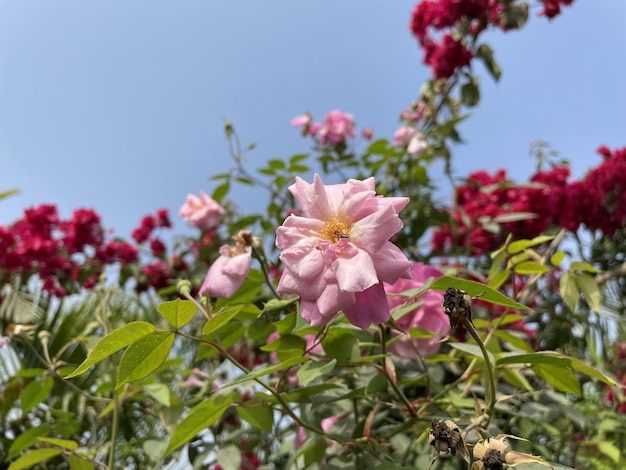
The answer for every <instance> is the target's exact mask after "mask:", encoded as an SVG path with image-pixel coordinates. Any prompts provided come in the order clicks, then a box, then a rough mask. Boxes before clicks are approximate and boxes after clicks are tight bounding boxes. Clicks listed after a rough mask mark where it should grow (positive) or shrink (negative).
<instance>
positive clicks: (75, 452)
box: [0, 0, 626, 470]
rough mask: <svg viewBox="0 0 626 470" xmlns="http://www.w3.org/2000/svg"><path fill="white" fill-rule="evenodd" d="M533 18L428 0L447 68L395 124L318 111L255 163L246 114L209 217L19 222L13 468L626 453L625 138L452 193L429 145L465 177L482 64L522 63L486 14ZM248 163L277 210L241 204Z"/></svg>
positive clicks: (7, 253)
mask: <svg viewBox="0 0 626 470" xmlns="http://www.w3.org/2000/svg"><path fill="white" fill-rule="evenodd" d="M571 3H572V2H571V1H547V0H546V1H541V2H540V4H541V11H540V13H539V14H540V16H545V17H547V18H550V19H553V18H555V17H556V16H558V14H559V13H561V7H563V6H567V5H569V4H571ZM527 19H528V5H527V4H526V3H525V2H521V1H498V0H484V1H483V0H476V1H467V2H459V1H454V0H423V1H421V2H419V3H418V4H417V5H416V6H415V9H414V10H413V12H412V15H411V21H410V30H411V33H412V34H413V35H414V37H415V39H416V40H417V41H418V43H419V44H420V46H421V47H422V49H423V54H424V56H423V60H424V63H425V64H427V65H428V66H429V67H431V70H432V75H433V77H432V79H431V80H429V81H428V83H426V84H425V85H424V86H423V87H422V88H421V94H420V96H419V97H418V98H417V99H416V100H415V102H413V103H411V104H410V105H409V106H408V107H407V108H406V109H405V110H403V111H402V112H401V113H400V121H401V122H400V124H399V127H398V130H397V131H396V132H395V133H394V135H393V136H392V137H391V139H390V140H387V139H383V138H380V139H378V140H374V141H372V139H373V135H374V131H373V130H372V129H371V128H362V129H359V127H358V126H357V121H356V120H355V118H354V116H352V115H351V114H347V113H344V112H342V111H339V110H333V111H330V112H329V113H328V114H327V115H326V116H325V117H324V118H323V119H322V120H321V122H315V121H314V119H313V116H312V115H311V114H309V113H305V114H302V115H300V116H297V117H296V118H294V120H293V121H292V123H291V124H292V125H293V126H296V127H300V128H301V129H302V134H303V136H304V137H306V138H308V139H311V142H312V144H313V148H312V152H311V153H310V154H306V155H295V156H293V157H291V158H288V159H285V160H284V161H283V160H278V159H274V160H270V161H268V163H267V166H266V167H264V168H261V169H260V170H259V171H258V173H253V172H251V171H249V170H248V169H247V168H245V167H244V166H243V164H242V161H243V159H242V158H241V156H242V153H243V150H242V149H241V148H240V147H239V138H238V136H237V135H236V131H235V128H234V126H233V124H232V123H230V122H226V124H225V134H226V138H227V139H228V141H229V149H231V156H232V157H233V161H234V164H235V169H234V171H233V172H232V173H229V174H223V175H214V176H213V178H212V179H213V181H214V182H215V183H216V186H215V187H214V189H213V191H212V193H211V194H210V195H209V194H206V193H204V192H202V191H200V192H199V195H198V196H196V195H193V194H191V195H189V196H187V199H186V201H184V203H183V204H182V207H181V208H180V211H179V216H180V218H181V220H183V221H186V222H187V223H188V224H189V226H190V227H192V228H193V229H194V230H196V235H195V236H192V237H189V236H187V237H183V236H176V237H172V236H170V235H168V234H167V230H168V229H170V228H171V221H170V216H169V214H168V212H167V211H166V210H162V209H161V210H158V211H156V212H155V213H154V214H150V215H146V216H145V217H143V218H142V219H141V221H140V224H139V226H138V227H137V228H136V229H135V230H133V232H132V233H131V237H130V239H129V240H124V239H123V238H121V237H111V235H110V233H111V232H110V230H107V229H105V227H104V226H103V225H102V223H101V220H100V216H99V215H98V214H97V212H96V211H94V210H92V209H87V208H82V209H78V210H77V211H75V212H74V214H73V215H72V216H71V217H70V218H69V219H63V218H61V217H60V215H59V214H58V212H57V210H56V208H55V206H53V205H41V206H38V207H34V208H29V209H27V210H26V211H25V212H24V216H23V217H22V218H21V219H20V220H18V221H16V222H14V223H13V224H10V225H8V226H5V227H0V283H1V284H2V286H3V287H2V291H1V295H2V298H1V299H0V326H1V327H2V330H1V331H2V335H3V337H1V338H0V461H1V462H2V465H4V466H7V467H8V468H10V469H16V468H33V467H39V468H59V469H61V468H71V469H84V468H111V469H112V468H159V466H162V465H169V466H168V467H166V468H210V469H228V470H232V469H239V468H242V469H250V468H277V469H278V468H290V469H299V468H330V469H339V468H359V469H361V468H364V469H368V468H377V469H384V468H392V469H399V468H468V467H470V468H475V469H481V468H482V469H495V468H498V469H500V468H507V467H515V468H520V469H522V470H523V469H524V468H525V469H538V468H555V469H558V468H561V469H562V468H581V469H582V468H620V466H623V465H624V464H626V461H625V457H624V456H623V455H622V452H621V450H620V449H622V448H623V440H624V436H625V433H626V427H625V426H624V420H623V413H624V412H625V411H626V408H625V404H626V398H624V393H623V390H624V387H623V386H624V384H625V383H626V379H625V377H626V373H625V368H624V363H623V362H624V361H623V359H624V356H625V354H624V351H625V347H624V345H625V344H626V342H625V339H626V338H624V336H625V335H624V328H623V324H624V322H623V316H624V314H625V312H624V310H625V308H624V292H626V287H625V274H626V268H625V267H624V266H625V264H624V263H625V260H624V257H625V252H626V236H625V230H626V226H625V223H624V221H625V220H626V199H625V196H624V194H626V191H624V187H625V186H626V181H624V175H625V174H626V171H624V170H625V168H624V165H625V162H626V148H623V149H609V148H607V147H605V146H602V147H600V148H599V150H598V153H599V154H600V155H601V157H602V158H603V160H602V161H601V162H599V164H598V165H596V166H595V167H594V168H591V169H590V170H589V172H588V173H587V174H586V175H585V176H583V177H582V178H580V179H579V180H574V179H572V178H571V175H570V172H569V168H568V166H567V164H566V163H564V162H560V161H559V162H552V161H550V160H546V159H545V158H544V156H543V154H541V155H538V156H539V157H541V158H540V161H542V162H544V163H543V165H544V166H542V167H539V169H538V171H537V172H536V173H535V174H534V175H533V176H531V177H530V179H529V180H528V181H511V180H510V179H509V178H507V175H506V171H505V170H499V169H477V171H476V172H474V173H472V174H470V175H469V176H468V177H467V178H464V179H462V180H458V181H456V183H457V184H456V187H455V190H454V195H453V197H452V198H451V204H450V205H441V204H440V203H438V202H436V199H435V198H434V197H433V190H434V189H435V187H436V184H435V183H436V181H437V179H436V178H437V177H438V176H441V175H431V173H432V167H431V166H430V164H431V163H432V162H433V161H435V160H443V161H444V163H445V165H444V172H445V173H447V175H448V176H449V175H451V174H452V171H451V169H452V164H453V160H452V152H451V150H450V143H455V142H458V141H459V140H460V136H459V133H458V131H457V128H456V126H457V124H458V123H459V122H460V121H461V120H462V119H464V118H465V114H464V113H465V112H466V110H467V108H470V107H472V106H476V105H477V104H478V102H479V97H480V95H479V90H478V86H477V80H476V77H475V76H474V75H472V73H471V68H470V67H471V64H472V63H473V61H474V60H475V59H479V60H481V61H482V62H483V63H484V65H485V66H486V67H487V69H488V71H489V72H490V73H491V74H492V76H493V77H494V78H495V79H498V77H499V76H500V69H499V67H498V64H497V63H496V62H495V60H494V56H493V51H491V49H490V48H489V46H488V45H487V44H485V43H483V42H481V39H482V37H481V35H482V33H483V32H485V31H487V30H489V29H494V28H498V29H501V30H503V31H511V30H514V29H521V28H522V27H523V25H524V23H525V22H526V20H527ZM541 152H543V150H541V149H540V151H539V153H541ZM546 161H547V163H546ZM339 175H341V176H339ZM344 176H345V178H343V177H344ZM323 180H326V184H324V182H323ZM235 184H249V185H254V186H256V188H257V189H258V191H259V192H260V193H263V192H265V193H266V194H267V196H268V204H267V211H266V212H265V213H263V214H245V213H241V212H240V211H239V210H238V209H237V208H236V206H235V204H234V202H236V201H231V200H229V194H230V191H231V189H232V188H233V187H234V185H235ZM181 202H182V201H181Z"/></svg>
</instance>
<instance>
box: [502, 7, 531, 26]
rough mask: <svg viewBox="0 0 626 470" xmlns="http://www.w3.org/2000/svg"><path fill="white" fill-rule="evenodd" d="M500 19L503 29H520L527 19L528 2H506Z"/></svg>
mask: <svg viewBox="0 0 626 470" xmlns="http://www.w3.org/2000/svg"><path fill="white" fill-rule="evenodd" d="M502 19H503V26H504V28H505V30H510V29H521V28H522V27H523V26H524V25H525V24H526V21H528V3H526V2H522V3H517V2H516V3H513V2H511V3H507V4H506V6H505V7H504V11H503V12H502Z"/></svg>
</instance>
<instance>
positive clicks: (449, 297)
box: [441, 287, 474, 331]
mask: <svg viewBox="0 0 626 470" xmlns="http://www.w3.org/2000/svg"><path fill="white" fill-rule="evenodd" d="M473 300H474V297H472V296H470V295H468V293H467V292H465V291H463V290H460V289H455V288H454V287H448V288H447V289H446V292H445V293H444V295H443V302H442V303H441V308H442V309H443V313H445V314H446V315H447V316H448V317H450V328H451V330H452V331H456V330H457V329H459V331H465V329H464V328H463V326H462V322H461V319H462V318H465V319H466V320H467V321H468V322H470V323H472V301H473Z"/></svg>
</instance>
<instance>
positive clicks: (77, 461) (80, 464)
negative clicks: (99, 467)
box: [69, 454, 95, 470]
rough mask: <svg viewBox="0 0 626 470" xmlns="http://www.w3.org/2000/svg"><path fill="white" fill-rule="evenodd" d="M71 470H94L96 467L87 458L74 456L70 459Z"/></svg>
mask: <svg viewBox="0 0 626 470" xmlns="http://www.w3.org/2000/svg"><path fill="white" fill-rule="evenodd" d="M69 464H70V470H94V468H95V467H94V465H93V463H91V462H90V461H89V460H87V458H83V457H81V456H79V455H76V454H72V455H70V457H69Z"/></svg>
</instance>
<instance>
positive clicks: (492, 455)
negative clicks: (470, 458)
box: [480, 449, 506, 470]
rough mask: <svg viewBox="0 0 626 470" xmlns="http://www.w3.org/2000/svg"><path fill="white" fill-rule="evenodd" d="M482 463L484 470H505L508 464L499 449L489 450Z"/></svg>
mask: <svg viewBox="0 0 626 470" xmlns="http://www.w3.org/2000/svg"><path fill="white" fill-rule="evenodd" d="M480 461H481V462H482V463H483V469H484V470H504V465H505V464H506V460H505V458H504V455H502V453H501V452H500V451H499V450H497V449H489V450H488V451H487V452H485V455H483V458H482V459H480Z"/></svg>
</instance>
